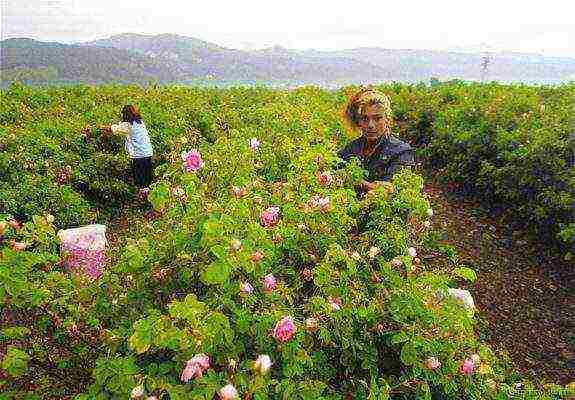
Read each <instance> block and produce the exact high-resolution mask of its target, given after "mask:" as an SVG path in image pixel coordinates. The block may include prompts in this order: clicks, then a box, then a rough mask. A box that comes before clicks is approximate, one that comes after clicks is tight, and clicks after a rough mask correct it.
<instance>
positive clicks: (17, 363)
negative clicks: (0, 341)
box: [0, 346, 30, 377]
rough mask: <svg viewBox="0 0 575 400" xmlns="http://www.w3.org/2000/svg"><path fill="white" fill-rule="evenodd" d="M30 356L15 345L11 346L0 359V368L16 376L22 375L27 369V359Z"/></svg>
mask: <svg viewBox="0 0 575 400" xmlns="http://www.w3.org/2000/svg"><path fill="white" fill-rule="evenodd" d="M29 359H30V356H29V355H28V354H27V353H26V352H24V351H22V350H20V349H19V348H17V347H14V346H11V347H9V348H8V351H7V352H6V356H4V359H3V360H2V364H0V366H2V369H4V370H6V372H8V374H10V375H12V376H14V377H17V376H22V375H24V373H25V372H26V370H27V369H28V360H29Z"/></svg>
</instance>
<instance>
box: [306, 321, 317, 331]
mask: <svg viewBox="0 0 575 400" xmlns="http://www.w3.org/2000/svg"><path fill="white" fill-rule="evenodd" d="M317 328H318V323H317V319H315V318H307V319H306V320H305V329H306V330H307V331H308V332H315V331H317Z"/></svg>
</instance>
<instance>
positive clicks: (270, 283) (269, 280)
mask: <svg viewBox="0 0 575 400" xmlns="http://www.w3.org/2000/svg"><path fill="white" fill-rule="evenodd" d="M277 285H278V283H277V280H276V278H275V277H274V276H273V275H272V274H269V275H266V276H265V278H264V292H266V293H271V292H273V291H274V289H275V288H276V287H277Z"/></svg>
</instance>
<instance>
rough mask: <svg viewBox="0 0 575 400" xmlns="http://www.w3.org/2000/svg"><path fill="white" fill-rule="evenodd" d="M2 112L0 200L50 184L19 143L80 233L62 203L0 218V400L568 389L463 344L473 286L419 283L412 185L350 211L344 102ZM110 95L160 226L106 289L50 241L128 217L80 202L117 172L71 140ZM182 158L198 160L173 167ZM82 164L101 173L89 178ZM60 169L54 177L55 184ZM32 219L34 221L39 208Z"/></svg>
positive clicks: (245, 97) (296, 95) (220, 100)
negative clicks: (131, 126) (148, 168)
mask: <svg viewBox="0 0 575 400" xmlns="http://www.w3.org/2000/svg"><path fill="white" fill-rule="evenodd" d="M422 90H423V89H422ZM63 93H67V94H68V96H64V95H62V94H63ZM118 94H122V96H118ZM2 95H3V96H8V103H7V104H8V107H7V108H6V109H4V108H3V109H2V110H1V111H0V122H1V123H2V124H3V125H2V126H1V127H0V134H1V135H2V136H1V137H2V138H3V139H4V138H8V140H9V146H10V147H9V149H10V151H9V152H8V154H9V156H7V157H5V156H4V154H5V153H2V154H1V155H0V162H2V163H6V162H8V163H9V165H10V166H14V169H10V168H9V169H1V168H0V174H7V173H8V174H10V176H11V178H10V179H12V180H11V181H9V182H10V184H9V185H7V186H6V188H8V187H9V186H10V187H12V186H13V187H15V188H18V186H17V185H15V184H14V182H17V181H18V179H20V178H18V177H19V176H32V177H37V176H40V175H42V174H43V173H44V172H46V171H47V170H44V169H42V168H46V167H40V166H39V165H40V164H38V165H36V164H34V165H30V162H31V161H32V160H28V159H27V158H26V157H27V156H22V154H24V153H25V152H23V151H20V150H19V147H18V146H19V145H22V144H21V143H20V142H21V141H22V143H27V146H28V145H29V146H30V147H31V148H34V150H33V151H34V152H36V153H37V154H36V156H37V157H36V158H34V159H35V160H36V159H38V160H43V161H46V160H45V159H47V160H48V161H49V162H50V163H55V161H57V165H56V167H54V168H52V167H50V168H51V169H49V171H53V176H52V175H50V174H46V175H47V176H48V177H51V178H50V179H52V178H53V182H54V185H59V186H57V187H56V186H54V187H55V188H67V189H66V190H68V191H70V192H68V193H71V192H73V193H75V195H76V196H77V197H75V198H77V199H80V200H81V201H82V202H85V203H82V204H84V206H83V208H82V210H83V211H82V212H81V213H79V214H82V218H83V219H81V218H80V217H79V216H77V215H75V214H74V212H73V208H72V207H73V205H74V204H75V203H74V201H72V200H70V199H66V200H62V201H61V202H60V203H58V207H54V209H55V210H56V211H58V210H61V211H58V213H57V214H56V213H55V220H53V221H52V222H50V221H49V218H48V216H47V215H44V216H43V217H36V218H35V221H34V218H32V217H31V216H30V215H29V214H28V213H29V212H31V211H27V210H26V209H24V212H21V211H20V209H22V208H24V207H25V206H26V204H28V203H26V204H24V203H20V202H15V203H13V205H11V206H10V207H13V208H11V209H9V210H0V212H5V213H10V214H16V213H17V212H20V213H21V214H22V216H23V217H26V216H28V218H22V219H21V220H22V221H25V223H24V224H19V223H18V224H14V223H10V222H9V220H10V218H8V216H7V215H2V216H1V218H0V222H4V221H5V223H4V224H1V225H0V228H1V229H2V232H1V235H2V242H1V244H0V250H1V251H2V256H1V257H0V304H1V306H2V320H1V321H2V326H1V336H0V367H1V369H0V391H1V392H2V393H3V394H4V393H8V395H9V396H14V397H16V398H18V396H19V397H21V398H24V397H25V396H37V397H40V398H64V397H66V396H71V395H75V394H78V393H83V394H78V395H77V396H76V399H77V400H82V399H109V398H118V399H124V398H125V399H127V398H130V397H131V396H132V394H135V395H137V396H141V398H157V399H168V398H170V399H198V398H206V399H212V398H214V397H216V398H217V397H218V396H219V397H220V398H243V399H247V398H254V399H255V398H286V399H297V398H301V399H322V398H326V399H327V398H330V399H345V398H380V399H385V398H392V399H410V398H433V397H435V398H441V396H443V398H453V399H459V398H467V399H489V398H493V399H499V398H525V399H553V398H556V397H558V396H564V397H565V396H567V393H568V391H567V390H568V389H567V388H561V387H559V386H556V385H549V386H546V387H544V386H542V385H543V383H541V382H536V383H530V382H529V381H527V380H525V379H523V378H522V377H521V376H519V375H518V374H516V373H514V372H513V370H512V369H511V368H510V366H509V365H508V364H507V363H506V362H505V360H503V359H501V358H499V357H498V356H497V355H496V354H495V353H494V351H493V350H492V349H490V348H489V347H488V346H487V345H485V344H484V343H481V341H479V340H478V338H477V335H476V334H475V330H474V326H475V322H474V316H473V315H472V314H471V313H468V312H467V310H466V309H465V307H464V305H463V304H461V303H460V302H459V301H457V299H454V298H452V297H451V296H449V295H448V293H449V289H450V288H451V287H454V286H455V285H456V283H457V282H459V281H460V279H461V277H462V276H463V277H466V278H467V279H470V280H472V279H473V278H474V274H473V273H472V271H470V270H468V269H466V268H465V267H463V266H461V265H459V264H458V262H457V258H456V257H453V256H452V255H451V256H450V257H447V258H446V262H445V265H444V266H443V271H444V272H443V273H442V274H436V273H431V272H430V271H428V270H427V268H426V265H425V262H424V258H420V257H422V256H423V255H425V254H426V252H427V251H428V247H430V246H432V245H433V243H432V242H433V237H434V235H431V234H430V233H429V232H428V231H427V229H424V228H425V226H426V224H425V222H428V221H429V218H430V217H431V215H430V214H432V213H430V212H429V209H430V207H429V202H428V201H427V199H426V198H425V196H424V195H423V194H422V192H421V188H422V182H423V181H422V178H421V176H419V175H417V174H414V173H412V172H407V171H406V172H403V173H401V174H398V175H396V176H395V177H394V179H393V182H389V183H386V184H384V185H381V186H380V187H378V188H377V189H376V190H374V191H373V192H372V193H371V194H370V195H369V196H366V197H365V198H363V199H358V198H357V196H356V194H355V191H354V186H355V185H356V184H357V183H358V182H359V181H360V180H361V179H362V178H363V177H364V173H365V172H364V171H362V170H361V169H360V168H359V166H358V165H357V164H356V163H354V162H351V163H349V164H348V165H346V166H341V165H340V162H339V160H338V159H337V157H336V156H335V152H336V150H337V149H338V148H340V145H341V142H343V141H344V140H347V139H346V138H344V137H343V136H342V131H343V125H342V123H341V121H340V120H339V116H338V115H337V113H334V110H337V109H340V108H341V107H342V106H343V102H344V101H345V96H342V92H339V93H335V94H332V93H328V92H325V91H321V90H319V89H316V88H302V89H298V90H295V91H293V92H290V93H280V92H278V91H273V90H268V89H262V88H255V89H241V88H236V89H230V90H227V91H217V92H212V91H209V90H200V89H193V88H192V89H190V88H160V87H149V88H146V89H142V88H136V87H121V88H115V87H104V88H90V87H84V86H80V87H75V88H71V89H46V90H45V91H41V90H31V89H28V88H23V87H13V88H11V89H10V91H9V92H7V93H3V94H2ZM402 96H405V98H406V99H408V98H409V99H411V97H410V96H412V94H411V92H409V91H406V92H405V93H404V94H403V95H402ZM119 97H131V98H133V99H136V100H138V101H140V102H141V104H142V107H141V109H142V112H143V113H144V114H145V115H150V118H149V119H147V120H146V121H147V125H148V127H149V128H150V131H151V133H152V135H153V141H154V146H155V149H157V153H158V161H159V166H158V167H157V168H156V171H155V173H156V181H155V182H154V184H153V185H152V188H151V191H150V193H149V200H150V202H151V203H152V204H153V206H154V208H155V209H156V211H157V212H158V213H160V214H161V215H160V216H159V217H158V218H157V219H155V220H154V221H150V222H149V221H145V220H143V219H135V220H134V221H133V225H132V227H131V229H130V233H129V234H128V236H127V237H122V238H121V239H120V240H119V241H118V243H119V245H118V246H117V247H115V248H114V249H113V251H111V252H110V254H109V255H108V256H109V257H108V258H109V261H108V264H107V266H106V268H105V270H104V271H103V274H102V275H101V276H100V277H99V278H98V279H89V278H87V277H85V276H82V275H73V274H69V273H66V272H65V271H64V269H63V268H62V266H61V265H60V259H59V253H58V246H57V243H56V241H55V232H54V231H55V229H54V224H55V225H56V226H58V227H62V226H65V225H66V224H69V223H82V222H81V221H85V220H90V219H92V218H93V214H94V213H95V212H97V211H99V209H98V207H99V206H94V205H95V204H100V205H101V207H106V206H107V205H112V204H115V203H114V200H113V199H114V198H115V196H120V197H119V198H120V202H122V201H125V200H122V199H123V196H124V194H126V193H129V192H130V190H131V188H130V186H129V183H126V181H124V180H121V179H118V182H120V181H121V182H123V183H126V185H127V186H125V188H127V191H126V192H123V191H122V190H118V191H115V189H111V191H110V192H109V193H110V194H111V197H110V198H106V197H105V196H102V197H101V198H100V200H98V201H95V200H94V198H93V197H91V196H92V194H93V193H94V192H93V191H92V190H91V189H90V190H84V189H86V187H85V186H84V185H80V183H83V184H86V183H87V181H88V180H90V179H92V180H93V181H91V182H92V183H90V184H91V185H92V186H93V187H95V186H94V185H98V186H101V187H103V186H102V185H103V184H104V182H101V181H104V180H106V179H109V178H110V176H116V177H117V175H114V174H116V173H120V174H122V173H125V172H126V168H127V165H126V163H127V161H126V159H125V158H124V157H123V156H122V155H118V157H117V158H116V155H115V153H114V146H116V145H120V143H116V142H114V139H111V140H110V141H108V139H106V138H101V139H102V140H101V142H98V140H100V139H98V135H99V132H98V131H97V130H94V132H93V134H92V135H91V139H90V140H91V142H90V143H91V144H90V143H89V144H88V145H84V144H81V145H79V144H78V143H80V142H79V141H80V140H84V141H85V137H82V138H80V137H76V136H78V135H79V134H80V132H82V129H81V128H82V126H83V125H84V124H85V123H88V122H92V121H96V122H98V123H99V122H107V121H109V120H110V119H114V118H117V116H116V113H117V109H118V108H119V104H116V103H114V102H117V101H119V100H117V99H118V98H119ZM400 98H401V97H400ZM56 99H58V100H56ZM60 99H62V100H60ZM412 100H417V98H413V99H412ZM60 101H62V102H63V103H62V104H64V105H62V104H61V103H60ZM96 102H97V103H98V107H95V105H94V103H96ZM104 104H106V105H104ZM410 104H412V103H410ZM430 104H432V105H433V104H435V103H430ZM420 107H423V105H422V106H415V105H414V109H416V110H421V108H420ZM27 110H33V111H34V113H28V112H27ZM398 112H402V108H401V107H400V108H399V109H398ZM174 115H177V117H174ZM152 116H153V117H152ZM55 117H57V118H55ZM48 120H50V124H48V123H47V122H46V121H48ZM148 120H149V122H148ZM400 122H401V121H400ZM51 125H54V126H51ZM22 127H27V128H22ZM39 127H41V128H42V129H37V128H39ZM400 128H401V127H400ZM400 131H401V129H400ZM14 132H18V134H19V135H16V136H13V134H14ZM39 132H45V133H46V135H48V134H49V135H48V136H50V137H51V138H52V139H53V140H54V141H55V143H56V144H57V145H58V146H60V149H65V150H62V153H61V154H62V155H63V156H64V157H63V159H62V160H59V159H58V157H59V156H58V157H52V156H50V155H45V154H44V153H43V152H45V151H47V150H46V149H47V148H48V149H53V148H56V147H54V146H45V145H44V144H45V142H43V141H39V142H38V143H42V145H41V146H37V147H34V146H35V145H36V144H35V139H34V138H35V137H40V136H41V135H40V134H39ZM402 132H403V131H402ZM254 138H257V146H254V145H253V144H254V143H255V142H250V141H251V139H254ZM96 142H98V143H99V144H98V143H96ZM19 143H20V144H19ZM82 143H84V142H82ZM90 146H94V147H90ZM26 148H27V147H26ZM66 149H70V152H69V153H68V152H67V151H68V150H66ZM78 149H81V152H80V151H78ZM191 149H195V150H196V151H197V153H194V154H195V155H194V156H193V157H189V158H188V157H186V159H185V160H184V159H182V153H183V152H189V151H190V150H191ZM112 153H114V155H113V156H111V157H110V155H111V154H112ZM55 154H60V153H59V151H57V152H56V153H55ZM106 154H107V155H106ZM188 155H189V153H188ZM198 155H199V157H198ZM42 157H44V158H42ZM93 158H97V159H98V160H101V161H102V166H101V169H98V168H93V167H94V166H93V164H92V161H90V160H92V159H93ZM114 160H116V161H117V164H114V163H115V162H116V161H114ZM200 160H201V162H200ZM2 165H5V164H2ZM66 165H70V166H71V167H72V168H71V173H70V176H69V177H67V178H66V180H63V181H62V183H58V182H57V179H56V178H57V173H58V172H60V171H62V169H64V170H66V169H65V168H66ZM114 165H116V167H114ZM188 165H189V166H190V167H192V168H187V166H188ZM200 165H201V167H199V166H200ZM198 167H199V168H198ZM91 168H93V171H92V170H91ZM188 169H189V171H188ZM25 171H28V172H31V173H30V174H28V172H25ZM97 171H100V172H97ZM114 171H115V172H114ZM328 172H329V173H328ZM26 174H28V175H26ZM75 174H77V176H79V177H80V178H81V179H79V180H77V178H76V177H75V176H76V175H75ZM98 174H101V176H97V175H98ZM3 176H4V175H3ZM6 176H8V175H6ZM88 178H90V179H88ZM26 179H28V178H26ZM30 179H32V178H30ZM34 179H36V178H34ZM38 179H39V178H38ZM114 179H115V178H114ZM39 182H41V181H39ZM75 184H76V185H77V186H75ZM22 187H23V186H22ZM50 188H52V186H44V185H40V186H39V187H35V186H34V185H33V184H28V186H27V189H26V190H28V191H29V192H30V193H31V196H32V195H33V196H36V197H34V198H36V199H41V198H42V197H43V196H44V197H46V196H45V195H44V194H43V193H48V191H49V190H51V189H50ZM18 190H20V189H16V191H18ZM38 193H42V194H41V195H38ZM100 193H104V192H100ZM122 193H124V194H122ZM2 195H3V194H2ZM23 198H24V197H23ZM312 199H313V200H312ZM326 199H327V200H326ZM107 201H110V202H109V203H107ZM98 202H99V203H98ZM29 203H30V204H32V203H34V204H35V205H34V207H35V208H34V210H39V211H42V212H37V214H38V215H43V214H44V213H45V212H47V211H50V210H46V209H43V207H46V206H47V205H49V206H50V207H52V205H51V204H48V203H42V202H40V201H38V202H35V200H34V201H29ZM7 204H8V203H7ZM69 206H70V207H69ZM13 210H16V211H13ZM30 210H32V208H31V209H30ZM84 212H85V214H84ZM89 213H92V214H91V215H88V214H89ZM32 215H33V214H32ZM102 215H104V216H105V213H103V214H102V213H100V216H99V217H100V218H102ZM75 218H78V220H75ZM99 222H100V221H99ZM20 225H23V226H22V227H20ZM422 227H423V228H422ZM12 243H25V244H26V247H25V248H24V249H18V248H17V247H18V246H16V248H13V246H12ZM434 248H435V247H434ZM270 276H271V277H273V280H272V279H269V278H268V279H266V277H270ZM268 289H271V290H268ZM264 356H267V357H264ZM254 360H256V361H255V362H254ZM258 361H259V362H258ZM5 371H6V372H5Z"/></svg>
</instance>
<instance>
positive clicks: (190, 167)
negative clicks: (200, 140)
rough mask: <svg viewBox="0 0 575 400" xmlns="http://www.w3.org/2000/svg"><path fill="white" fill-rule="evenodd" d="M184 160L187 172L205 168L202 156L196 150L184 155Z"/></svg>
mask: <svg viewBox="0 0 575 400" xmlns="http://www.w3.org/2000/svg"><path fill="white" fill-rule="evenodd" d="M182 160H184V167H185V168H186V171H187V172H192V171H197V170H199V169H200V168H202V167H203V166H204V161H203V160H202V155H201V154H200V152H199V151H198V150H196V149H192V150H190V151H188V152H183V153H182Z"/></svg>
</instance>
